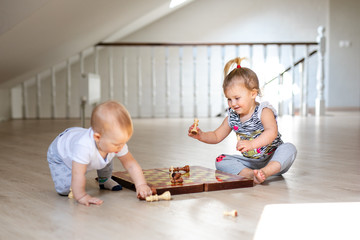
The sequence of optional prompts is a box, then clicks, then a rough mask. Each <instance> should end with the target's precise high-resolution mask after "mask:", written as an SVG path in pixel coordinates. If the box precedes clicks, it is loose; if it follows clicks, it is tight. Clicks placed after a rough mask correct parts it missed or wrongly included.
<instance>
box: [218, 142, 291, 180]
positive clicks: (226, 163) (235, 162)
mask: <svg viewBox="0 0 360 240" xmlns="http://www.w3.org/2000/svg"><path fill="white" fill-rule="evenodd" d="M296 153H297V150H296V147H295V146H294V145H293V144H292V143H283V144H281V145H280V146H279V147H278V148H277V149H276V150H275V152H274V153H273V154H271V155H269V156H264V157H262V158H259V159H252V158H247V157H244V156H242V155H226V154H221V155H220V156H218V157H217V158H216V162H215V166H216V169H217V170H220V171H223V172H227V173H231V174H235V175H237V174H238V173H240V172H241V171H242V170H243V169H244V168H250V169H261V168H263V167H265V166H266V165H267V164H268V163H269V162H271V161H276V162H279V163H280V165H281V169H280V172H279V173H278V174H276V175H281V174H283V173H285V172H287V171H288V170H289V168H290V167H291V165H292V164H293V162H294V160H295V158H296Z"/></svg>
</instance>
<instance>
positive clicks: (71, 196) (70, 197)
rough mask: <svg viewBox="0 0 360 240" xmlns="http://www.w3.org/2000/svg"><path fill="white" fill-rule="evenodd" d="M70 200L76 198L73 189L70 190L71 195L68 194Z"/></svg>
mask: <svg viewBox="0 0 360 240" xmlns="http://www.w3.org/2000/svg"><path fill="white" fill-rule="evenodd" d="M68 198H69V199H72V198H74V194H73V193H72V189H71V188H70V192H69V194H68Z"/></svg>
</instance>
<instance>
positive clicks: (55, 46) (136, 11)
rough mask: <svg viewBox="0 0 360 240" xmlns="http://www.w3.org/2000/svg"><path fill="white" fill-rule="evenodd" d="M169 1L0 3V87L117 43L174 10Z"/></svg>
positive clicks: (21, 0)
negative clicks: (107, 43) (101, 45)
mask: <svg viewBox="0 0 360 240" xmlns="http://www.w3.org/2000/svg"><path fill="white" fill-rule="evenodd" d="M169 3H170V0H101V1H99V0H76V1H74V0H0V86H5V87H6V85H7V84H5V83H8V82H9V81H11V82H12V83H13V82H16V81H17V80H18V81H20V80H21V79H24V78H26V77H30V76H31V74H34V73H36V71H41V70H43V69H44V68H46V67H51V66H52V65H54V64H57V63H59V61H64V60H66V59H67V58H69V57H71V56H74V55H75V54H77V53H79V52H81V51H83V50H85V49H87V48H89V47H91V46H93V45H95V44H96V43H98V42H101V41H115V40H118V39H121V38H122V37H124V36H126V35H128V34H130V33H132V32H134V31H136V30H138V29H140V28H142V27H144V26H146V25H148V24H150V23H152V22H153V21H156V20H157V19H159V18H161V17H163V16H165V15H166V14H169V13H171V12H172V11H174V10H176V9H169V7H168V6H169ZM182 6H184V4H183V5H181V6H179V7H182Z"/></svg>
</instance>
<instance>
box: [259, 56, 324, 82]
mask: <svg viewBox="0 0 360 240" xmlns="http://www.w3.org/2000/svg"><path fill="white" fill-rule="evenodd" d="M317 51H318V50H314V51H312V52H311V53H310V54H309V57H311V56H312V55H314V54H315V53H317ZM304 61H305V58H301V59H300V60H298V61H297V62H295V63H294V65H291V66H289V67H288V68H286V69H285V70H284V71H282V72H281V73H279V74H278V75H277V76H276V77H274V78H272V79H271V80H269V81H267V82H266V83H264V85H263V88H264V87H265V86H266V85H268V84H269V83H271V82H272V81H274V80H276V79H278V77H279V76H283V75H284V74H285V73H286V72H288V71H290V70H291V69H292V68H293V67H295V66H297V65H299V64H300V63H302V62H304Z"/></svg>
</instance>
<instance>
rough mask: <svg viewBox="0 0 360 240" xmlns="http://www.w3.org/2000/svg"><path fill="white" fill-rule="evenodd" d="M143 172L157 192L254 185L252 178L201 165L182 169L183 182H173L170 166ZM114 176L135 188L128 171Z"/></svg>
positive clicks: (193, 190)
mask: <svg viewBox="0 0 360 240" xmlns="http://www.w3.org/2000/svg"><path fill="white" fill-rule="evenodd" d="M143 172H144V176H145V179H146V181H147V183H148V185H149V186H150V187H151V188H154V189H156V191H157V194H162V193H164V192H165V191H170V192H171V194H172V195H176V194H184V193H197V192H204V191H205V192H207V191H217V190H225V189H233V188H244V187H252V186H253V180H251V179H247V178H244V177H241V176H239V175H233V174H229V173H225V172H222V171H219V170H213V169H209V168H205V167H201V166H190V172H189V173H184V172H182V171H181V173H183V175H182V178H183V179H184V182H183V183H182V184H173V183H171V177H170V174H169V169H168V168H155V169H148V170H143ZM112 178H113V179H114V180H115V181H117V182H118V183H119V184H121V185H122V186H123V187H126V188H129V189H132V190H135V184H134V182H133V181H132V179H131V177H130V175H129V174H128V172H126V171H123V172H113V175H112Z"/></svg>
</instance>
